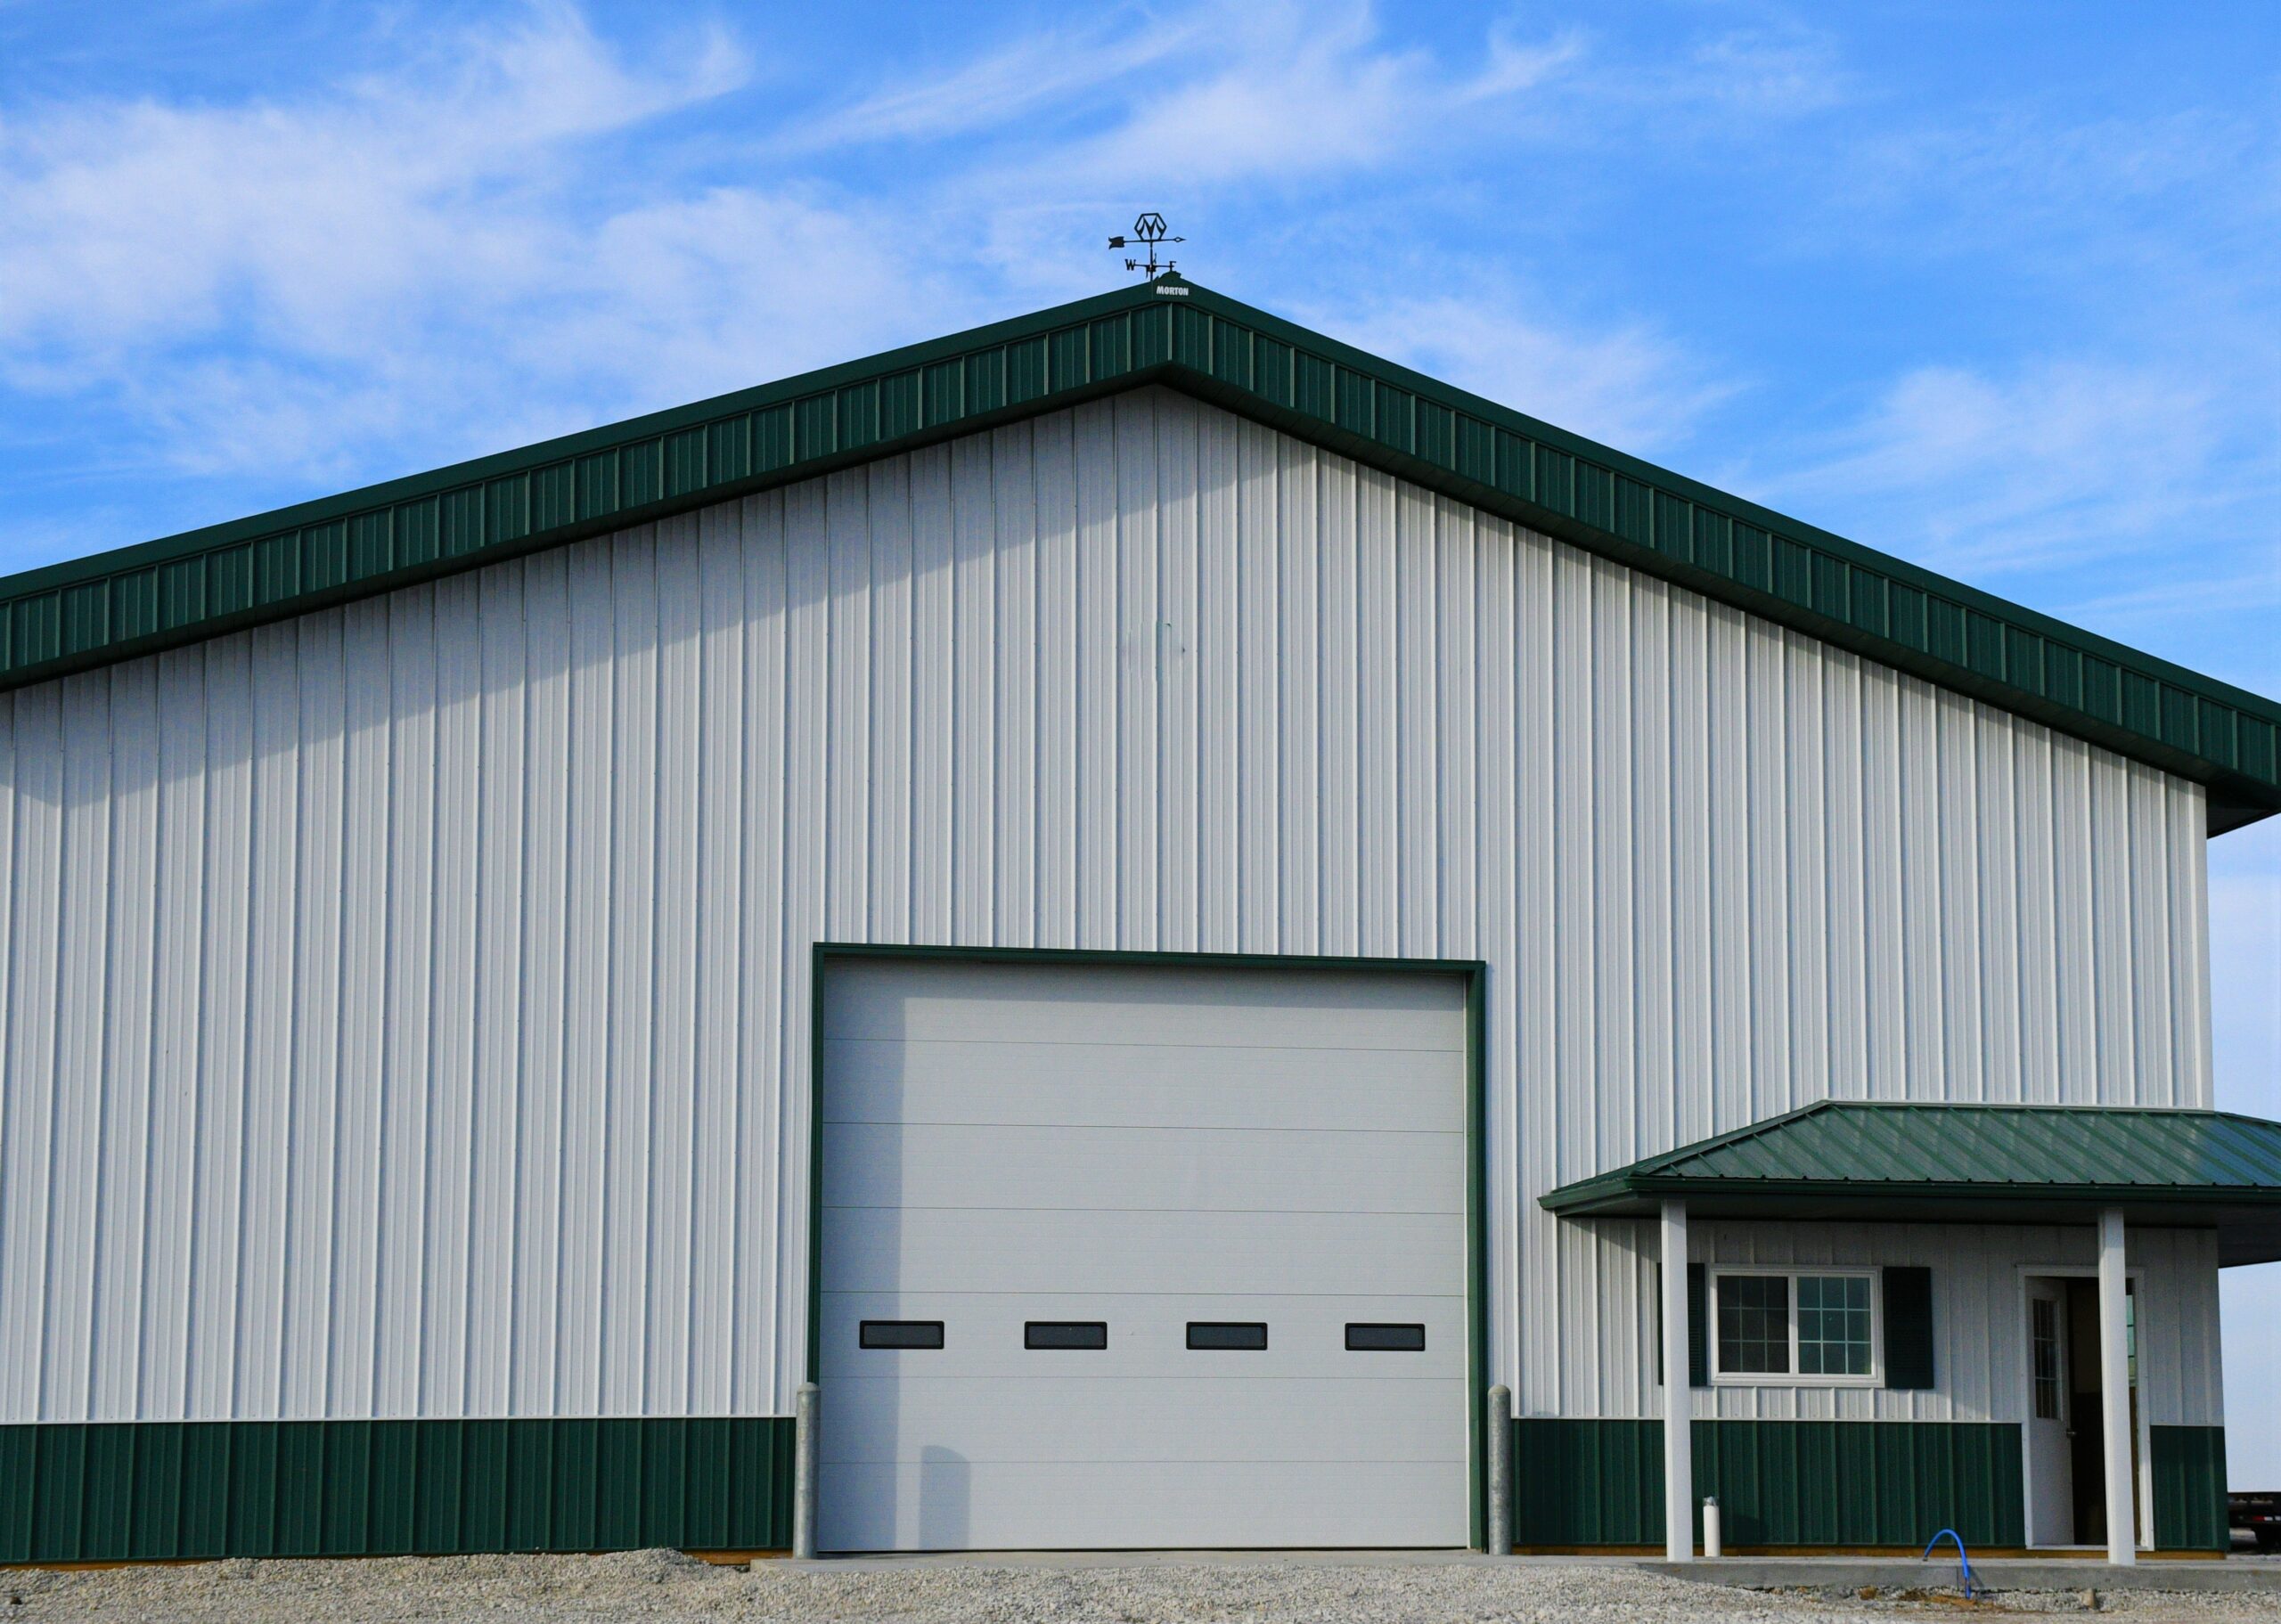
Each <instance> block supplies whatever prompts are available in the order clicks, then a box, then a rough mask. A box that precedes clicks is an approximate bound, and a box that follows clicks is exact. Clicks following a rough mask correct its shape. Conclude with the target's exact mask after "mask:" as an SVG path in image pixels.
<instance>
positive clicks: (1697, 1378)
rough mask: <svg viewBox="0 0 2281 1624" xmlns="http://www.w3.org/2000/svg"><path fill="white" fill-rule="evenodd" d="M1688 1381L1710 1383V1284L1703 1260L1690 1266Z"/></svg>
mask: <svg viewBox="0 0 2281 1624" xmlns="http://www.w3.org/2000/svg"><path fill="white" fill-rule="evenodd" d="M1687 1384H1688V1386H1689V1387H1708V1386H1710V1385H1711V1286H1710V1283H1709V1281H1708V1280H1706V1279H1705V1277H1704V1273H1703V1265H1702V1264H1700V1263H1689V1264H1688V1266H1687Z"/></svg>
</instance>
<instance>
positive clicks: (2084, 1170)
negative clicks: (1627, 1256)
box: [1542, 1100, 2281, 1263]
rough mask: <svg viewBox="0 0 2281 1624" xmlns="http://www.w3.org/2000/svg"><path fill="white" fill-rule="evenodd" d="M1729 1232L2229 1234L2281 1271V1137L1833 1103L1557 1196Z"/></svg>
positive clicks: (2113, 1111) (2009, 1111)
mask: <svg viewBox="0 0 2281 1624" xmlns="http://www.w3.org/2000/svg"><path fill="white" fill-rule="evenodd" d="M1672 1196H1679V1197H1681V1198H1684V1199H1685V1200H1686V1202H1687V1204H1688V1210H1689V1211H1690V1212H1705V1213H1708V1214H1711V1215H1713V1216H1723V1217H1737V1218H1743V1217H1766V1218H1791V1219H1812V1218H1823V1219H1839V1218H1857V1219H1858V1218H1903V1219H1907V1218H1916V1219H1925V1220H1948V1221H1975V1222H1997V1223H2040V1222H2070V1221H2085V1222H2088V1221H2089V1220H2090V1218H2091V1216H2092V1215H2093V1214H2094V1213H2096V1212H2097V1211H2098V1210H2099V1209H2100V1208H2103V1207H2121V1208H2122V1209H2123V1211H2124V1212H2125V1213H2126V1215H2127V1216H2128V1217H2129V1218H2130V1220H2132V1221H2136V1222H2140V1223H2154V1224H2160V1225H2163V1226H2166V1227H2179V1226H2184V1227H2188V1228H2215V1229H2216V1230H2218V1232H2219V1255H2220V1261H2221V1262H2225V1263H2249V1262H2264V1261H2269V1260H2271V1259H2273V1258H2277V1257H2281V1122H2263V1121H2261V1120H2260V1119H2258V1118H2256V1117H2252V1116H2236V1115H2234V1114H2231V1113H2229V1112H2224V1111H2187V1110H2171V1109H2164V1108H2158V1107H2150V1106H1956V1105H1904V1104H1897V1103H1889V1102H1884V1101H1868V1100H1824V1101H1822V1102H1821V1103H1820V1104H1819V1105H1813V1106H1806V1107H1805V1108H1804V1109H1803V1110H1800V1111H1793V1112H1790V1113H1789V1114H1786V1115H1784V1116H1777V1117H1770V1118H1769V1119H1767V1120H1766V1121H1765V1122H1754V1123H1752V1124H1751V1125H1750V1126H1749V1127H1747V1128H1742V1129H1738V1130H1736V1131H1734V1132H1732V1133H1725V1134H1721V1135H1719V1136H1718V1137H1717V1138H1708V1139H1700V1140H1697V1141H1696V1143H1694V1144H1692V1145H1682V1146H1680V1147H1679V1148H1678V1149H1676V1150H1668V1151H1664V1152H1663V1153H1662V1154H1661V1155H1653V1156H1647V1157H1645V1158H1643V1159H1641V1160H1639V1161H1638V1162H1634V1163H1631V1165H1630V1166H1629V1167H1621V1168H1617V1169H1616V1170H1615V1171H1613V1172H1606V1173H1600V1174H1598V1175H1597V1176H1595V1177H1593V1178H1590V1179H1583V1180H1582V1181H1581V1182H1578V1183H1575V1184H1569V1185H1564V1186H1562V1187H1560V1188H1559V1189H1557V1190H1554V1191H1553V1192H1551V1193H1550V1194H1549V1195H1548V1196H1544V1197H1542V1203H1543V1204H1544V1206H1545V1207H1546V1208H1547V1209H1548V1210H1549V1211H1551V1212H1558V1213H1560V1214H1562V1215H1564V1216H1566V1217H1570V1218H1599V1217H1619V1216H1642V1215H1645V1214H1647V1213H1650V1212H1655V1211H1656V1208H1657V1207H1658V1206H1659V1205H1660V1204H1662V1203H1663V1202H1664V1200H1666V1199H1668V1198H1670V1197H1672Z"/></svg>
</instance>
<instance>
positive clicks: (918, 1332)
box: [856, 1319, 943, 1349]
mask: <svg viewBox="0 0 2281 1624" xmlns="http://www.w3.org/2000/svg"><path fill="white" fill-rule="evenodd" d="M856 1341H857V1342H858V1343H860V1344H861V1345H862V1346H863V1347H866V1348H919V1349H934V1348H940V1347H941V1346H942V1345H943V1322H942V1321H941V1320H939V1319H866V1320H865V1321H863V1326H862V1328H861V1329H860V1330H859V1331H858V1332H857V1334H856Z"/></svg>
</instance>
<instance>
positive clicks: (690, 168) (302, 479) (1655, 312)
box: [0, 0, 2281, 1487]
mask: <svg viewBox="0 0 2281 1624" xmlns="http://www.w3.org/2000/svg"><path fill="white" fill-rule="evenodd" d="M1076 11H1077V8H1068V7H1062V6H1043V5H1036V6H1031V5H1019V4H1008V5H991V4H970V5H961V6H956V7H949V6H945V7H941V8H936V9H933V10H929V9H927V8H922V7H911V6H903V5H887V4H870V3H869V0H840V3H839V4H833V5H830V6H805V7H784V6H767V7H752V8H740V7H736V6H731V5H718V6H715V7H711V8H709V9H708V8H707V7H704V6H702V5H693V6H677V7H657V6H651V5H634V4H628V5H613V4H592V5H587V6H584V7H579V6H574V5H569V4H536V5H533V4H434V5H429V6H424V7H413V6H409V5H404V4H382V5H352V4H325V3H323V0H297V3H295V4H256V3H252V0H248V3H244V4H231V3H227V0H208V3H205V4H193V3H185V4H176V5H145V6H141V7H130V6H127V5H116V6H108V7H103V8H99V9H91V8H87V7H85V6H82V5H79V4H44V3H32V4H27V3H25V0H0V223H4V224H0V491H4V492H5V494H6V497H7V500H6V502H4V503H0V570H12V569H17V568H22V567H29V566H31V565H34V564H38V563H44V562H47V561H50V560H52V559H60V558H67V557H71V556H75V555H78V554H81V553H85V552H88V551H96V550H100V549H102V548H106V547H110V546H115V545H118V544H120V543H127V542H133V541H137V540H142V539H144V538H146V537H149V536H151V535H162V534H166V533H168V532H171V531H174V530H178V529H183V528H186V527H189V526H193V525H198V524H203V523H207V522H210V521H213V520H217V519H222V518H233V517H236V516H238V515H240V514H242V513H246V512H250V511H253V510H258V509H261V508H266V507H271V506H274V505H276V504H278V503H281V502H289V501H293V500H296V499H298V498H300V497H304V496H309V495H315V494H323V493H325V492H329V491H332V490H337V489H340V488H343V487H345V486H351V485H356V484H362V483H365V482H367V481H370V480H373V479H378V478H382V477H388V476H390V475H394V474H398V473H404V472H408V471H412V470H415V469H422V468H427V467H431V466H434V465H436V464H437V463H440V462H445V461H453V460H455V459H458V458H461V457H465V456H470V455H474V454H477V453H482V452H486V451H493V450H497V449H500V448H502V447H504V446H510V445H519V444H522V443H524V442H526V441H527V440H530V439H533V438H536V437H540V436H544V435H547V434H552V433H557V432H560V431H563V430H568V429H571V428H581V427H584V426H586V425H589V424H592V423H595V422H599V421H604V420H609V419H613V418H617V417H622V416H625V415H626V414H628V413H631V412H640V411H644V410H648V409H650V408H653V407H658V406H666V405H671V404H677V403H679V402H682V401H685V400H691V399H694V398H697V397H699V396H705V395H709V394H714V393H717V392H719V391H721V390H724V389H729V388H738V387H740V386H742V385H746V384H750V383H756V382H760V381H763V380H764V379H770V378H774V377H779V376H781V375H783V374H785V373H787V372H791V371H799V370H802V369H804V368H806V367H810V366H814V365H819V364H822V363H829V362H832V361H837V360H842V359H846V358H848V357H850V356H853V355H860V354H863V353H866V352H869V351H871V350H874V349H878V348H881V347H886V346H888V345H891V344H895V343H901V342H904V341H908V340H912V339H922V338H928V337H932V336H934V335H936V334H938V333H941V332H944V331H951V330H952V329H954V328H958V327H961V326H966V325H969V324H971V323H973V322H980V321H985V320H989V319H993V318H995V317H998V316H1003V315H1010V314H1018V313H1020V312H1023V311H1026V310H1029V309H1033V308H1035V307H1037V306H1042V305H1045V304H1050V303H1053V302H1057V301H1059V300H1062V299H1065V298H1075V297H1080V296H1082V295H1084V294H1087V293H1091V292H1097V291H1099V290H1101V289H1103V288H1105V287H1107V286H1108V285H1110V284H1112V283H1113V282H1116V281H1118V280H1120V273H1119V272H1118V270H1117V267H1116V264H1115V262H1114V258H1113V257H1112V256H1111V255H1109V254H1108V252H1107V251H1106V250H1105V249H1103V247H1102V246H1101V245H1102V242H1103V241H1104V238H1105V236H1106V234H1107V233H1108V232H1110V231H1114V230H1117V229H1119V228H1121V227H1122V226H1123V225H1124V224H1125V222H1127V221H1128V220H1129V219H1130V218H1131V216H1132V214H1133V212H1134V211H1135V209H1136V208H1142V207H1150V208H1160V209H1163V210H1164V211H1165V212H1166V213H1167V214H1168V215H1169V216H1171V218H1172V220H1173V224H1174V226H1175V227H1176V228H1177V229H1179V230H1181V231H1182V232H1184V233H1186V235H1187V236H1188V237H1189V239H1190V241H1189V242H1188V243H1187V245H1186V247H1185V248H1184V249H1183V250H1182V265H1183V268H1184V269H1186V270H1187V271H1189V272H1190V273H1191V274H1193V275H1194V276H1195V278H1196V279H1197V280H1198V281H1200V282H1205V283H1206V284H1208V285H1210V286H1213V287H1215V288H1218V289H1221V290H1223V291H1226V292H1228V293H1230V294H1233V295H1235V296H1236V297H1238V298H1244V299H1247V300H1249V301H1251V302H1253V303H1255V304H1259V305H1263V306H1267V307H1269V308H1271V309H1275V310H1278V311H1280V312H1282V313H1284V314H1288V315H1290V316H1292V317H1294V318H1296V319H1297V320H1299V321H1302V322H1306V323H1308V324H1310V325H1312V326H1316V327H1318V328H1320V329H1321V330H1323V331H1328V332H1330V333H1332V334H1335V335H1337V336H1339V337H1342V338H1345V339H1350V340H1352V341H1353V342H1356V343H1359V344H1361V345H1362V346H1363V347H1366V348H1370V349H1375V350H1377V351H1379V352H1380V353H1383V354H1387V355H1394V356H1397V357H1399V358H1401V359H1403V360H1406V361H1408V362H1410V363H1412V364H1414V365H1416V366H1418V367H1419V368H1421V369H1423V370H1425V371H1431V372H1435V373H1436V374H1438V375H1441V376H1443V377H1446V378H1449V379H1451V380H1452V381H1455V382H1458V383H1461V384H1463V385H1466V386H1468V387H1469V388H1474V389H1476V390H1478V391H1480V392H1481V393H1483V394H1485V395H1488V396H1492V397H1494V398H1496V399H1499V400H1501V401H1505V402H1508V403H1509V404H1513V405H1515V406H1517V407H1519V408H1520V409H1522V410H1524V411H1526V412H1533V413H1534V414H1536V415H1538V416H1541V417H1544V418H1547V419H1549V420H1552V421H1555V422H1557V423H1561V424H1563V425H1565V426H1566V427H1569V428H1574V429H1576V430H1578V431H1580V432H1582V433H1585V434H1589V435H1592V436H1594V437H1598V438H1602V439H1605V440H1607V441H1609V442H1611V443H1613V444H1615V445H1619V446H1621V447H1623V449H1625V450H1628V451H1632V452H1636V453H1639V454H1641V455H1644V456H1647V457H1649V458H1652V459H1654V460H1656V461H1661V462H1664V463H1665V464H1666V465H1668V466H1671V467H1672V468H1676V469H1680V470H1681V471H1683V472H1686V473H1688V474H1692V475H1695V476H1696V477H1701V478H1704V479H1707V480H1709V481H1710V482H1712V483H1713V484H1715V485H1720V486H1725V487H1726V488H1729V489H1731V490H1734V491H1737V492H1739V493H1741V494H1745V495H1748V496H1752V497H1754V498H1756V499H1758V500H1761V501H1763V502H1768V503H1770V504H1771V505H1773V506H1775V507H1778V508H1780V509H1782V510H1786V511H1789V512H1793V513H1795V514H1797V515H1799V516H1800V517H1802V518H1807V519H1811V520H1812V521H1814V522H1816V523H1818V524H1820V525H1823V526H1827V527H1828V528H1830V529H1834V530H1836V531H1838V532H1840V533H1841V534H1844V535H1851V536H1853V537H1855V538H1857V539H1859V540H1860V541H1863V542H1866V543H1869V544H1871V545H1873V546H1876V547H1880V548H1883V549H1885V550H1886V551H1892V552H1895V553H1899V554H1901V555H1902V556H1903V557H1906V558H1909V559H1916V560H1917V561H1919V562H1921V563H1924V564H1926V565H1929V566H1931V567H1934V568H1936V569H1940V570H1942V571H1945V572H1947V573H1950V574H1952V575H1958V576H1959V577H1961V578H1963V579H1965V580H1967V581H1970V582H1973V583H1975V584H1977V585H1980V586H1983V587H1985V588H1987V589H1989V590H1991V591H1993V592H1999V593H2001V594H2003V595H2005V596H2007V597H2010V598H2013V599H2015V600H2019V601H2022V602H2024V603H2028V604H2031V605H2033V606H2034V607H2036V608H2041V609H2045V610H2048V611H2049V612H2051V613H2054V614H2056V615H2059V616H2064V617H2066V618H2068V619H2071V620H2073V621H2076V622H2078V623H2079V624H2083V625H2086V626H2089V627H2091V628H2093V629H2095V630H2097V631H2099V632H2104V633H2105V634H2107V635H2109V636H2111V637H2114V638H2118V639H2120V640H2122V641H2125V642H2129V643H2132V644H2135V645H2137V646H2138V647H2141V648H2144V649H2150V650H2152V651H2154V652H2155V653H2158V654H2162V655H2165V656H2167V657H2171V658H2172V659H2176V660H2179V661H2180V662H2182V663H2184V664H2187V665H2192V666H2194V667H2195V668H2197V669H2200V670H2203V671H2206V672H2209V673H2212V674H2214V675H2218V676H2221V677H2224V678H2226V679H2228V680H2229V681H2234V682H2236V683H2239V684H2242V685H2243V686H2245V687H2248V688H2252V689H2254V690H2258V691H2260V692H2262V693H2266V694H2275V693H2281V648H2277V639H2276V638H2275V636H2274V634H2273V628H2274V626H2275V624H2276V621H2277V612H2281V517H2277V515H2281V383H2277V381H2276V380H2277V379H2281V272H2277V270H2276V265H2275V259H2274V254H2273V245H2274V244H2275V242H2276V241H2281V94H2277V93H2281V10H2277V9H2276V8H2274V7H2273V6H2271V5H2270V4H2239V5H2231V4H2221V3H2214V0H2213V3H2209V4H2197V5H2195V6H2192V7H2164V8H2147V7H2141V6H2135V5H2120V4H2118V5H2105V6H2102V5H2094V4H2069V5H2060V4H2051V5H2017V6H2002V7H1999V6H1994V5H1987V4H1951V5H1942V4H1909V5H1906V6H1904V5H1899V4H1893V5H1876V4H1865V5H1859V6H1853V7H1850V8H1844V9H1843V10H1842V11H1841V10H1839V9H1838V8H1825V7H1810V6H1805V5H1782V4H1756V3H1754V0H1715V3H1714V0H1704V3H1702V4H1676V3H1674V4H1647V3H1643V4H1593V5H1590V6H1585V5H1577V4H1566V5H1551V4H1516V5H1509V6H1490V7H1468V6H1460V5H1430V4H1409V5H1404V6H1401V7H1388V8H1386V9H1385V10H1383V11H1382V12H1373V11H1372V10H1371V9H1369V7H1367V6H1362V5H1356V4H1335V3H1325V4H1301V3H1293V4H1271V3H1269V4H1247V5H1243V6H1240V7H1231V8H1228V9H1214V8H1211V7H1193V6H1186V5H1181V4H1163V5H1157V6H1150V7H1117V6H1113V5H1105V6H1100V7H1095V8H1085V9H1084V10H1083V11H1082V12H1078V20H1072V15H1071V14H1072V12H1076ZM2277 826H2281V820H2273V821H2272V822H2269V823H2267V824H2263V825H2260V826H2258V827H2256V828H2252V829H2249V830H2245V831H2243V832H2240V833H2237V834H2234V835H2230V836H2226V837H2225V838H2224V839H2222V840H2220V841H2219V842H2217V843H2216V845H2214V846H2213V847H2212V861H2211V885H2212V938H2213V964H2214V972H2215V983H2216V1008H2215V1012H2214V1019H2215V1027H2216V1036H2217V1052H2218V1067H2219V1100H2220V1104H2221V1105H2224V1106H2230V1107H2233V1108H2236V1109H2241V1110H2247V1111H2252V1112H2256V1113H2258V1114H2263V1115H2269V1116H2281V827H2277ZM2225 1291H2226V1295H2227V1310H2228V1339H2227V1340H2228V1350H2227V1377H2228V1408H2229V1411H2230V1413H2231V1415H2232V1417H2233V1425H2232V1431H2233V1444H2234V1447H2233V1450H2232V1458H2233V1460H2234V1462H2235V1473H2236V1479H2237V1480H2245V1478H2246V1477H2254V1476H2258V1475H2259V1474H2260V1473H2264V1474H2266V1475H2270V1474H2271V1473H2270V1472H2269V1466H2268V1461H2269V1453H2270V1449H2271V1445H2272V1442H2273V1440H2276V1439H2281V1381H2277V1380H2276V1376H2277V1363H2276V1360H2275V1358H2274V1355H2273V1354H2272V1352H2271V1349H2272V1348H2273V1347H2274V1346H2275V1345H2276V1342H2277V1341H2281V1265H2269V1266H2266V1267H2263V1268H2261V1269H2251V1270H2236V1271H2231V1272H2230V1273H2229V1274H2228V1277H2227V1280H2226V1285H2225ZM2260 1389H2263V1390H2264V1391H2259V1390H2260ZM2252 1440H2255V1441H2256V1444H2257V1445H2258V1446H2260V1447H2252ZM2259 1486H2261V1487H2263V1486H2281V1485H2267V1484H2264V1483H2262V1482H2261V1483H2260V1485H2259Z"/></svg>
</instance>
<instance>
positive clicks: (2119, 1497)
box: [2099, 1207, 2138, 1567]
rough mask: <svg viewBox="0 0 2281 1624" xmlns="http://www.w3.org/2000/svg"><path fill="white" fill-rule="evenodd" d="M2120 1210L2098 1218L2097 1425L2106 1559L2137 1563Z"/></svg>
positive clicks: (2117, 1562) (2123, 1563)
mask: <svg viewBox="0 0 2281 1624" xmlns="http://www.w3.org/2000/svg"><path fill="white" fill-rule="evenodd" d="M2127 1290H2128V1285H2127V1283H2126V1277H2125V1275H2124V1274H2123V1269H2122V1211H2121V1209H2119V1208H2115V1207H2109V1208H2107V1209H2106V1210H2105V1211H2104V1212H2101V1213H2100V1214H2099V1426H2100V1440H2101V1442H2102V1443H2103V1444H2104V1445H2105V1453H2106V1559H2107V1561H2109V1562H2110V1563H2114V1564H2116V1565H2117V1566H2120V1567H2129V1566H2130V1564H2131V1563H2135V1562H2137V1561H2138V1514H2137V1512H2136V1511H2135V1509H2134V1502H2135V1500H2136V1498H2137V1497H2136V1496H2135V1495H2133V1494H2132V1492H2131V1482H2130V1360H2129V1357H2128V1350H2127V1348H2126V1346H2125V1343H2124V1341H2123V1335H2124V1332H2123V1298H2124V1293H2125V1292H2126V1291H2127Z"/></svg>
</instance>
